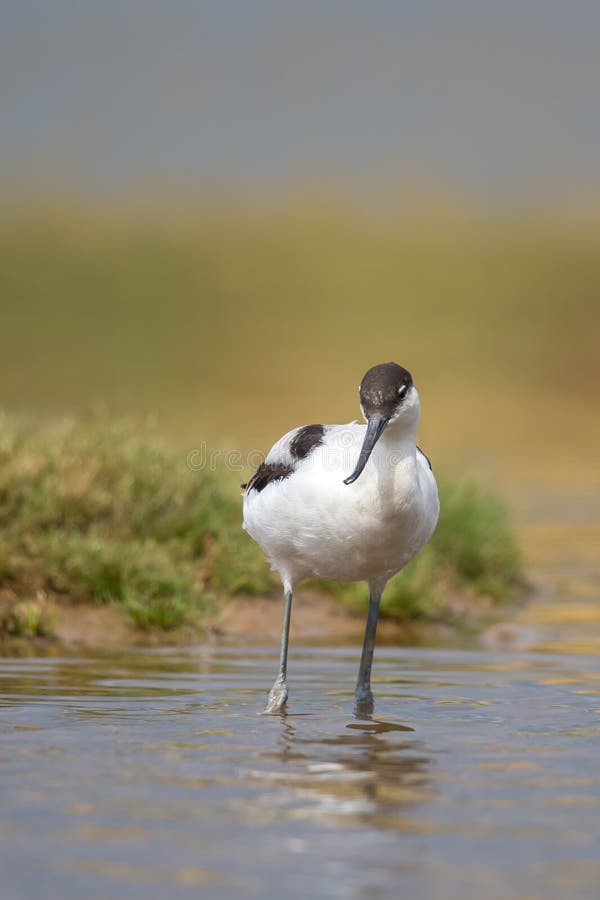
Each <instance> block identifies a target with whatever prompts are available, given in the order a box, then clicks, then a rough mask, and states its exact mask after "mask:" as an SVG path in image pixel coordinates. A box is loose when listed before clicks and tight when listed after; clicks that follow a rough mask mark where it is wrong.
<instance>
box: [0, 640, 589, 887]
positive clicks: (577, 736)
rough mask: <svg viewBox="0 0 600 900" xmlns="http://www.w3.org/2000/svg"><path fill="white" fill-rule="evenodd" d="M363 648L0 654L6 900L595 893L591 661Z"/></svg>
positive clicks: (0, 808) (0, 865) (0, 864)
mask: <svg viewBox="0 0 600 900" xmlns="http://www.w3.org/2000/svg"><path fill="white" fill-rule="evenodd" d="M358 652H359V651H358V649H357V648H339V647H336V648H328V647H322V646H321V647H318V648H316V649H305V648H299V647H294V648H293V650H292V654H291V661H290V691H291V698H290V706H289V712H288V714H287V715H286V716H282V717H268V716H261V715H259V714H258V712H259V710H260V709H261V708H262V705H263V704H264V700H265V696H266V691H267V690H268V688H269V686H270V682H271V680H272V678H273V675H274V669H275V665H276V651H275V649H274V648H268V649H266V650H264V649H260V648H253V649H248V648H226V647H225V648H224V647H217V648H212V649H207V648H198V649H185V650H181V649H177V650H160V651H147V650H143V651H129V652H127V653H126V654H121V655H118V656H105V657H96V658H53V659H49V658H43V659H39V658H33V659H4V660H0V684H1V690H2V699H1V708H0V719H1V722H2V740H1V742H0V790H1V796H2V802H1V805H0V871H1V873H2V891H1V896H2V898H3V900H16V898H28V900H29V898H35V897H44V898H45V900H52V898H61V900H64V898H79V897H82V896H85V897H86V898H90V900H93V898H106V897H112V898H114V897H144V898H161V900H162V898H164V897H166V896H168V897H169V898H179V897H182V898H187V897H200V896H201V897H203V898H204V897H215V898H219V897H223V898H229V897H232V898H233V897H245V896H250V897H253V896H255V897H286V898H287V897H293V898H295V897H298V898H306V897H309V896H311V897H312V896H315V897H328V898H330V897H352V898H367V897H369V898H371V897H399V896H403V897H411V898H428V900H429V898H438V897H440V898H441V897H443V898H454V897H456V898H458V897H460V898H465V897H467V898H470V897H473V898H475V897H477V898H479V897H483V896H485V897H486V898H496V897H497V898H507V897H515V898H516V897H519V898H524V897H528V898H531V897H544V898H554V897H556V898H561V900H562V898H565V897H582V898H583V897H590V898H592V897H594V898H596V897H598V885H599V884H600V847H599V840H600V661H599V660H598V658H597V657H596V656H593V655H586V654H581V653H579V654H578V655H575V654H568V653H562V654H557V653H535V652H531V650H524V651H521V652H519V653H500V652H493V651H489V650H434V649H404V648H402V649H398V648H394V649H389V648H379V649H378V651H377V654H376V673H375V674H376V679H375V681H376V683H375V685H374V687H375V690H376V709H375V713H374V715H373V718H372V719H366V718H363V719H359V718H355V716H354V714H353V698H352V686H353V681H354V678H355V675H356V667H357V662H358Z"/></svg>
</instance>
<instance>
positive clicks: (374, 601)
mask: <svg viewBox="0 0 600 900" xmlns="http://www.w3.org/2000/svg"><path fill="white" fill-rule="evenodd" d="M382 593H383V591H382V589H381V588H380V587H377V588H376V587H374V586H373V585H371V588H370V596H369V612H368V613H367V623H366V625H365V639H364V641H363V648H362V654H361V657H360V666H359V669H358V680H357V682H356V695H355V696H356V712H357V713H359V714H363V713H364V714H367V715H370V714H371V713H372V712H373V694H372V692H371V666H372V664H373V649H374V647H375V634H376V632H377V619H378V617H379V602H380V600H381V594H382Z"/></svg>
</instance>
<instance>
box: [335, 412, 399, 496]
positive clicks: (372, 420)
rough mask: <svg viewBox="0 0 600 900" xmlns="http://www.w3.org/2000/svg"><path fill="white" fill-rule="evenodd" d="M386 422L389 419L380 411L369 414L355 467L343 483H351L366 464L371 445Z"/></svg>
mask: <svg viewBox="0 0 600 900" xmlns="http://www.w3.org/2000/svg"><path fill="white" fill-rule="evenodd" d="M388 422H389V419H386V417H385V416H382V415H381V413H373V415H372V416H369V419H368V422H367V433H366V434H365V439H364V441H363V445H362V447H361V448H360V453H359V455H358V462H357V463H356V467H355V469H354V472H353V473H352V475H349V476H348V477H347V478H344V484H352V483H353V482H355V481H356V479H357V478H358V476H359V475H360V473H361V472H362V470H363V469H364V467H365V466H366V464H367V460H368V458H369V457H370V455H371V452H372V450H373V447H374V446H375V444H376V443H377V441H378V440H379V438H380V437H381V435H382V434H383V430H384V428H385V426H386V425H387V423H388Z"/></svg>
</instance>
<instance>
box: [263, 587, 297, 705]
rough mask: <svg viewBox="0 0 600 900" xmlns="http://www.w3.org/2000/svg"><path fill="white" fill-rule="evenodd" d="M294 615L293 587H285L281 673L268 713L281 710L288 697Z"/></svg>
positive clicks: (272, 692)
mask: <svg viewBox="0 0 600 900" xmlns="http://www.w3.org/2000/svg"><path fill="white" fill-rule="evenodd" d="M291 616H292V589H291V587H287V586H286V588H285V592H284V595H283V625H282V626H281V652H280V655H279V675H278V676H277V678H276V679H275V684H274V685H273V687H272V688H271V690H270V692H269V699H268V700H267V705H266V707H265V712H266V713H278V712H281V710H282V709H283V707H284V706H285V704H286V703H287V698H288V689H287V657H288V644H289V640H290V619H291Z"/></svg>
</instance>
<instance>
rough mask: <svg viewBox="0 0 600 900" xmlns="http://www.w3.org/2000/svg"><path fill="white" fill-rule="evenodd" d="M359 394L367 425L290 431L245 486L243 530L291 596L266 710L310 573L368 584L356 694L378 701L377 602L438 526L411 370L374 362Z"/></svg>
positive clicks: (282, 694) (282, 693)
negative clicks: (373, 686)
mask: <svg viewBox="0 0 600 900" xmlns="http://www.w3.org/2000/svg"><path fill="white" fill-rule="evenodd" d="M360 395H361V407H362V409H363V413H364V414H365V418H366V419H367V422H368V425H361V424H359V423H357V422H350V423H349V424H347V425H325V426H315V425H313V426H303V427H300V428H295V429H293V430H292V431H290V432H288V433H287V434H285V435H284V436H283V437H282V438H281V439H280V440H279V441H277V443H276V444H275V445H274V446H273V447H272V448H271V450H270V451H269V453H268V454H267V456H266V458H265V462H264V463H263V464H262V466H261V467H259V469H258V471H257V473H256V474H255V475H254V477H253V479H251V481H250V482H249V484H248V485H247V487H246V491H245V494H244V528H245V529H246V531H247V532H248V533H249V534H250V535H251V536H252V537H253V538H254V540H255V541H257V543H258V544H260V546H261V547H262V548H263V550H264V552H265V554H266V555H267V557H268V559H269V560H270V562H271V564H272V566H273V568H274V569H276V570H277V571H278V572H279V575H280V576H281V579H282V582H283V585H284V589H285V592H286V613H287V616H286V617H287V623H286V621H285V619H286V617H284V634H283V635H282V666H281V670H280V676H279V678H278V680H277V682H276V683H275V686H274V688H273V691H272V692H271V695H270V700H269V704H268V706H267V709H268V711H278V710H280V709H281V708H282V706H283V705H284V704H285V702H286V700H287V685H286V664H287V631H288V630H289V612H290V607H291V592H292V590H293V588H294V586H295V585H296V584H297V583H298V582H299V581H301V580H302V579H304V578H309V577H311V578H312V577H315V578H325V579H330V580H336V581H367V582H368V583H369V586H370V590H371V604H373V603H375V606H376V608H375V609H372V610H370V617H371V618H373V616H374V623H372V627H371V629H370V630H369V621H368V622H367V633H366V635H365V647H364V648H363V658H364V657H365V649H366V651H367V659H366V660H365V659H363V662H364V663H365V665H364V666H363V665H362V663H361V670H362V669H363V668H364V669H365V671H362V676H363V677H362V683H361V673H359V684H358V686H357V697H358V698H359V699H362V700H363V701H364V700H365V698H367V699H370V700H371V703H372V695H371V692H370V678H369V676H370V668H371V658H370V657H369V652H368V650H369V648H368V647H367V644H368V643H369V640H368V639H370V643H371V644H372V643H373V642H374V638H375V626H376V621H377V612H378V607H379V598H380V596H381V593H382V591H383V588H384V587H385V584H386V582H387V581H388V579H389V578H390V577H391V576H392V575H394V574H395V573H396V572H398V571H399V570H400V569H402V568H403V567H404V566H405V565H406V564H407V563H408V562H409V561H410V560H411V559H412V558H413V557H414V556H415V555H416V554H417V553H418V552H419V550H420V549H421V548H422V547H423V546H424V544H425V543H426V542H427V541H428V540H429V538H430V537H431V535H432V534H433V532H434V530H435V527H436V524H437V520H438V514H439V500H438V493H437V487H436V482H435V478H434V475H433V472H432V470H431V467H430V465H429V461H428V460H427V457H426V456H425V455H424V454H423V453H422V452H421V451H420V450H419V449H418V447H417V445H416V430H417V423H418V419H419V413H420V402H419V395H418V393H417V390H416V388H415V387H414V386H413V384H412V378H411V376H410V374H409V373H408V372H407V371H406V370H405V369H403V368H402V367H400V366H397V365H396V364H395V363H386V364H383V365H381V366H375V367H373V369H370V370H369V372H367V374H366V375H365V377H364V378H363V381H362V382H361V386H360ZM363 470H364V471H363ZM351 472H352V473H353V474H352V476H351V477H350V478H348V476H349V475H350V473H351ZM361 473H362V474H361ZM348 482H350V483H348ZM369 631H371V632H372V633H369ZM370 655H371V656H372V647H371V650H370Z"/></svg>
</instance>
